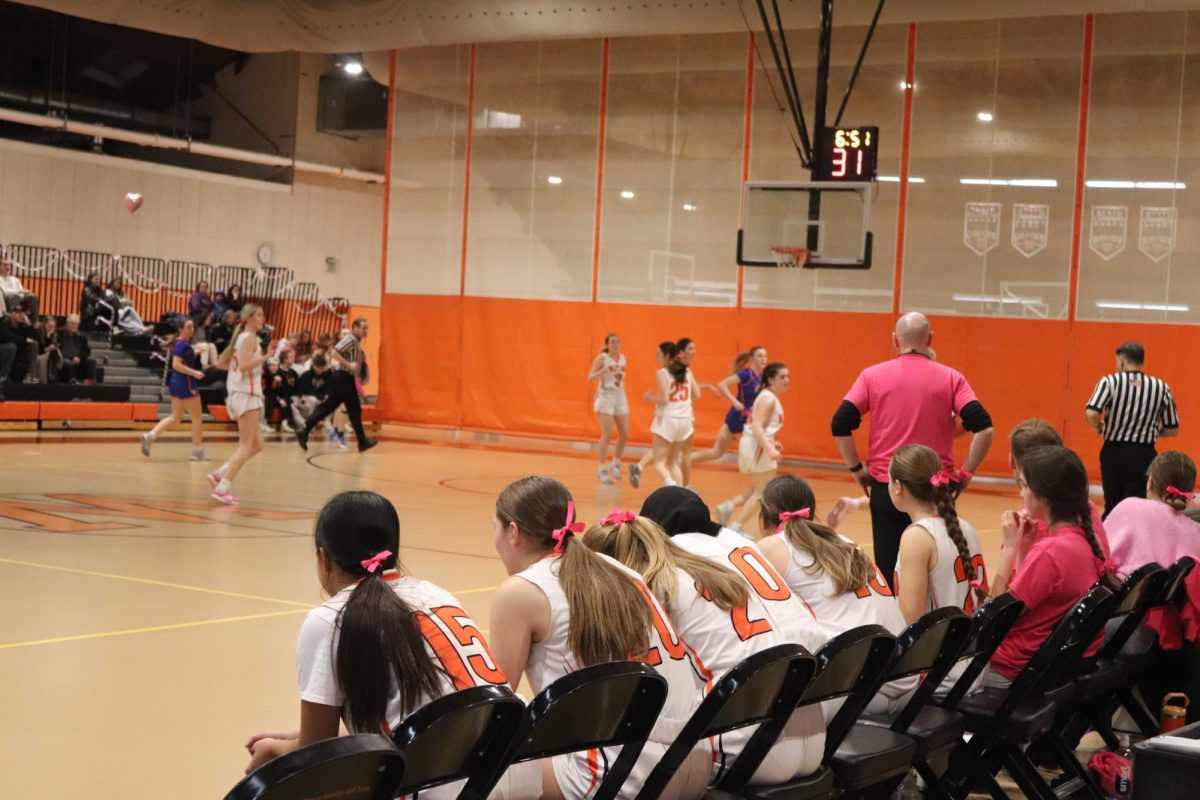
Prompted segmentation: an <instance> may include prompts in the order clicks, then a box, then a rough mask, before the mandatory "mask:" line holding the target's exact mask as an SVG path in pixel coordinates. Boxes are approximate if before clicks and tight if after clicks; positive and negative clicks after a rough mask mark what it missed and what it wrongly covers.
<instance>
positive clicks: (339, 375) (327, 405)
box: [304, 369, 367, 450]
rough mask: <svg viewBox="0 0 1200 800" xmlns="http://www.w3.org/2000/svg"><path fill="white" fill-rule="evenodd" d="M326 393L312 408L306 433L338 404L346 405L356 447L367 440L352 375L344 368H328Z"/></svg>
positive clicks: (306, 425)
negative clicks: (356, 442) (355, 439)
mask: <svg viewBox="0 0 1200 800" xmlns="http://www.w3.org/2000/svg"><path fill="white" fill-rule="evenodd" d="M326 392H327V393H326V395H325V399H324V400H322V401H321V404H320V405H319V406H317V407H316V408H314V409H313V412H312V414H310V415H309V417H308V422H306V423H305V425H304V432H305V433H306V434H309V433H312V430H313V428H315V427H317V425H318V424H319V423H320V422H321V420H323V419H325V418H326V417H328V416H329V415H330V414H332V413H333V412H334V411H337V407H338V406H345V407H346V415H347V416H348V417H350V424H351V425H352V426H354V435H355V436H356V437H357V438H358V447H359V449H360V450H361V449H362V446H363V445H364V444H366V442H367V432H366V431H365V430H363V424H362V403H361V402H359V399H358V387H357V386H355V385H354V376H353V375H351V374H350V373H349V372H345V371H344V370H340V369H338V370H330V372H329V378H328V379H327V380H326Z"/></svg>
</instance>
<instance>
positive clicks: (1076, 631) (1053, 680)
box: [945, 583, 1116, 800]
mask: <svg viewBox="0 0 1200 800" xmlns="http://www.w3.org/2000/svg"><path fill="white" fill-rule="evenodd" d="M1115 603H1116V598H1115V596H1114V595H1113V592H1112V591H1111V590H1109V589H1108V588H1106V587H1105V586H1103V585H1101V584H1099V583H1098V584H1097V585H1095V586H1093V587H1092V588H1091V589H1090V590H1088V592H1087V594H1085V595H1084V596H1083V598H1082V599H1080V600H1079V602H1077V603H1076V604H1075V606H1074V607H1073V608H1072V609H1071V610H1070V611H1069V612H1067V614H1066V616H1064V617H1063V619H1062V620H1060V621H1059V623H1058V625H1056V626H1055V628H1054V630H1053V631H1052V632H1051V634H1050V636H1048V637H1047V638H1046V641H1045V642H1044V643H1043V644H1042V646H1041V647H1040V648H1038V650H1037V652H1035V653H1034V654H1033V657H1032V658H1031V659H1030V660H1029V663H1028V664H1027V665H1026V666H1025V668H1024V669H1023V670H1022V671H1021V673H1020V674H1019V675H1018V676H1017V678H1016V679H1015V680H1014V681H1013V682H1012V685H1011V686H1009V687H1008V688H1007V689H996V688H989V689H983V690H982V691H978V692H976V693H975V694H971V695H968V696H966V697H964V698H963V699H962V700H960V701H959V702H958V704H957V706H956V710H957V711H959V712H960V713H961V714H962V715H963V716H964V717H965V718H966V721H967V730H968V731H970V732H971V740H970V741H969V742H967V743H966V744H964V745H963V746H961V747H959V748H958V749H956V750H955V751H954V754H953V756H952V758H951V761H950V769H949V770H948V771H947V773H946V778H945V780H946V784H947V785H949V786H951V787H952V789H951V794H952V796H954V797H958V798H962V797H965V796H966V795H967V792H968V791H969V790H970V789H971V786H972V782H973V781H974V782H977V783H982V784H983V785H985V786H986V787H987V788H988V790H989V791H990V792H991V794H992V796H993V797H994V798H997V800H1005V798H1007V797H1008V795H1007V794H1006V793H1005V792H1004V790H1003V789H1001V788H1000V785H999V784H998V783H997V782H996V779H995V773H996V772H997V771H998V770H999V769H1000V767H1001V766H1003V767H1005V768H1006V769H1007V770H1008V772H1009V774H1010V775H1011V776H1012V778H1013V780H1015V781H1016V783H1017V785H1018V786H1019V787H1020V789H1021V791H1022V792H1024V793H1025V795H1026V796H1027V797H1033V798H1043V799H1044V800H1051V799H1052V798H1056V795H1055V793H1054V791H1053V790H1052V789H1051V788H1050V786H1049V784H1047V783H1046V781H1045V779H1044V778H1042V776H1041V775H1040V774H1039V773H1038V770H1037V767H1036V765H1035V764H1034V763H1033V762H1032V761H1031V760H1030V759H1029V757H1028V756H1027V755H1026V754H1025V750H1024V748H1025V747H1026V746H1028V744H1029V743H1030V742H1032V741H1034V740H1035V739H1037V738H1038V737H1040V736H1041V735H1042V734H1044V733H1046V732H1047V731H1050V730H1051V729H1052V727H1053V725H1054V713H1055V705H1054V702H1053V701H1052V700H1049V699H1046V697H1045V694H1044V693H1045V691H1046V690H1047V689H1048V688H1050V687H1051V686H1052V685H1055V684H1057V683H1058V682H1059V680H1061V677H1060V676H1062V675H1064V674H1067V675H1070V674H1073V673H1074V671H1075V670H1076V669H1077V666H1078V663H1079V660H1080V657H1081V656H1082V654H1083V652H1084V650H1086V649H1087V647H1088V645H1090V644H1091V643H1092V642H1093V641H1094V640H1095V638H1096V636H1097V634H1098V633H1099V631H1100V629H1101V627H1103V625H1104V623H1105V621H1106V620H1107V619H1108V617H1109V613H1110V611H1111V610H1112V608H1113V606H1114V604H1115ZM955 688H956V689H957V686H956V687H955ZM1049 741H1050V743H1051V744H1055V743H1057V744H1061V740H1059V739H1058V738H1057V737H1049ZM1052 755H1053V757H1054V758H1055V759H1056V760H1058V761H1060V762H1061V763H1062V765H1063V767H1064V769H1066V770H1068V772H1070V773H1071V777H1073V778H1078V779H1080V780H1081V781H1082V782H1083V784H1084V785H1085V786H1087V787H1088V788H1089V789H1092V790H1095V783H1094V781H1092V779H1091V778H1090V776H1088V775H1087V773H1086V772H1085V771H1084V770H1083V768H1082V767H1080V766H1079V764H1078V762H1076V761H1075V758H1074V755H1073V754H1072V753H1071V752H1070V751H1067V753H1066V754H1065V756H1066V757H1065V758H1063V757H1062V756H1063V754H1062V753H1061V752H1057V751H1055V752H1052ZM1072 767H1073V768H1072Z"/></svg>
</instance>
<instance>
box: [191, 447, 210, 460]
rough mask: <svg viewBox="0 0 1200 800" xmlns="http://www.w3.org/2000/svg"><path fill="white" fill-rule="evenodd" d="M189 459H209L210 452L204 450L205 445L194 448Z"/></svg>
mask: <svg viewBox="0 0 1200 800" xmlns="http://www.w3.org/2000/svg"><path fill="white" fill-rule="evenodd" d="M188 460H189V461H208V453H206V452H204V448H203V447H194V448H192V454H191V455H190V456H188Z"/></svg>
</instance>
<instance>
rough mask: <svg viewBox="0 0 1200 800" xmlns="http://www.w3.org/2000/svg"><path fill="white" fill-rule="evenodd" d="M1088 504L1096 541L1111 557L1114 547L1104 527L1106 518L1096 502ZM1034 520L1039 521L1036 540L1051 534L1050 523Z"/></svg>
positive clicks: (1105, 553) (1103, 551)
mask: <svg viewBox="0 0 1200 800" xmlns="http://www.w3.org/2000/svg"><path fill="white" fill-rule="evenodd" d="M1088 505H1089V506H1090V507H1091V509H1092V533H1094V534H1096V543H1097V544H1098V545H1100V551H1101V552H1102V553H1104V557H1105V558H1108V559H1111V558H1112V547H1110V546H1109V544H1108V532H1107V531H1106V530H1105V528H1104V520H1102V519H1101V518H1100V509H1098V508H1096V504H1095V503H1092V502H1088ZM1025 510H1028V509H1025ZM1034 522H1035V523H1037V534H1036V535H1035V536H1034V539H1033V540H1034V541H1035V542H1036V541H1038V540H1039V539H1044V538H1046V537H1047V536H1049V535H1050V523H1048V522H1046V521H1045V520H1040V519H1035V520H1034Z"/></svg>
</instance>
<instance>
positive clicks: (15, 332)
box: [0, 305, 38, 383]
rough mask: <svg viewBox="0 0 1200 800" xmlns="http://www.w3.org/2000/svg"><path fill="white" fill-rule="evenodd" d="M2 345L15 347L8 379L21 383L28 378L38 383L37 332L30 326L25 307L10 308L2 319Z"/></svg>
mask: <svg viewBox="0 0 1200 800" xmlns="http://www.w3.org/2000/svg"><path fill="white" fill-rule="evenodd" d="M0 344H10V345H13V348H14V349H13V355H12V359H11V361H10V363H9V366H8V370H7V379H8V380H10V381H12V382H13V383H21V382H23V381H24V380H25V379H26V378H29V379H30V382H32V383H37V377H36V376H35V375H34V370H35V369H36V368H37V357H38V343H37V330H36V329H35V328H34V327H33V326H32V325H30V324H29V317H28V316H27V315H26V314H25V309H24V307H22V306H20V305H16V306H10V307H9V309H8V314H7V315H6V316H5V317H4V318H3V319H0Z"/></svg>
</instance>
